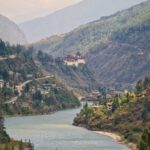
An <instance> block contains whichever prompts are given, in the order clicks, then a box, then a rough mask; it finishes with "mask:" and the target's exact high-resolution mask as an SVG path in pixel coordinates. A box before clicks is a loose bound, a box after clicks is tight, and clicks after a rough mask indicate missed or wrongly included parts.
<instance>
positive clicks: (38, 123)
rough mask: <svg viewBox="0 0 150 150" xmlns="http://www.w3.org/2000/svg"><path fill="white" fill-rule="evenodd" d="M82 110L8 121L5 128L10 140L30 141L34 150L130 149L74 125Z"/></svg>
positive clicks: (14, 118)
mask: <svg viewBox="0 0 150 150" xmlns="http://www.w3.org/2000/svg"><path fill="white" fill-rule="evenodd" d="M79 111H80V109H71V110H65V111H59V112H56V113H55V114H51V115H41V116H28V117H11V118H6V119H5V126H6V129H7V132H8V133H9V135H10V136H11V137H13V138H15V139H18V140H20V139H22V140H25V139H30V140H31V141H32V142H33V143H34V146H35V150H129V148H127V146H125V145H122V144H119V143H117V142H116V141H114V140H113V139H111V138H109V137H107V136H103V135H97V134H96V133H94V132H92V131H88V130H86V129H83V128H80V127H75V126H72V122H73V118H74V117H75V115H76V113H78V112H79Z"/></svg>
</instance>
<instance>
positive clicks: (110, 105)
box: [106, 102, 113, 110]
mask: <svg viewBox="0 0 150 150" xmlns="http://www.w3.org/2000/svg"><path fill="white" fill-rule="evenodd" d="M106 108H107V110H112V109H113V104H112V103H110V102H109V103H107V104H106Z"/></svg>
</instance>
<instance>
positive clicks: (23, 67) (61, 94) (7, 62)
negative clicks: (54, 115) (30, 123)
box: [0, 40, 80, 115]
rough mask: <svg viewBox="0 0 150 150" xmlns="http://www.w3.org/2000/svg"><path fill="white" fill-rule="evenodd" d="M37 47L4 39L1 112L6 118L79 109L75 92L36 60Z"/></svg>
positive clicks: (0, 46) (0, 61)
mask: <svg viewBox="0 0 150 150" xmlns="http://www.w3.org/2000/svg"><path fill="white" fill-rule="evenodd" d="M33 51H34V50H33V48H32V47H30V48H25V47H24V46H20V45H17V46H10V45H9V44H8V43H7V44H6V43H4V42H3V41H2V40H0V110H1V113H2V114H3V115H29V114H42V113H51V112H54V111H56V110H60V109H66V108H72V107H76V106H79V105H80V103H79V101H78V99H77V98H76V96H74V94H73V93H72V91H70V90H68V89H67V87H66V86H64V85H63V84H62V83H61V82H59V81H58V79H57V77H55V76H54V75H53V74H54V72H51V74H50V73H49V74H48V75H47V74H45V72H44V71H43V70H44V69H43V70H42V69H41V68H40V67H39V66H38V65H37V64H36V63H35V61H34V60H33V57H34V54H33Z"/></svg>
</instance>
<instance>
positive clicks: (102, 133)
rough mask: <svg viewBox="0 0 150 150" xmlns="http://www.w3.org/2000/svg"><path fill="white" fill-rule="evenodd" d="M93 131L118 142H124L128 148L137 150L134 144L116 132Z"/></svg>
mask: <svg viewBox="0 0 150 150" xmlns="http://www.w3.org/2000/svg"><path fill="white" fill-rule="evenodd" d="M93 132H94V133H96V134H99V135H104V136H107V137H110V138H112V139H113V140H115V141H116V142H118V143H120V144H125V145H127V146H128V147H129V148H130V150H137V146H136V144H134V143H129V142H128V141H127V140H125V139H124V138H123V137H122V136H121V135H119V134H117V133H111V132H105V131H93Z"/></svg>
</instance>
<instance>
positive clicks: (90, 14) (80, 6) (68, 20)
mask: <svg viewBox="0 0 150 150" xmlns="http://www.w3.org/2000/svg"><path fill="white" fill-rule="evenodd" d="M141 1H143V0H136V1H129V0H127V1H125V2H122V1H120V0H116V2H115V3H116V5H111V4H112V2H110V1H109V0H106V1H102V0H92V1H91V0H83V1H81V2H80V3H77V4H75V5H72V6H69V7H67V8H64V9H62V10H58V11H56V12H54V13H53V14H50V15H48V16H46V17H41V18H37V19H34V20H31V21H28V22H25V23H22V24H20V27H21V29H22V30H23V31H24V33H25V34H26V36H27V39H28V41H30V42H33V41H37V40H40V39H42V38H45V37H48V36H50V35H54V34H62V33H66V32H69V31H71V30H73V29H74V28H76V27H78V26H79V25H82V24H85V23H88V22H90V21H93V20H97V19H99V18H100V17H101V16H106V15H110V14H112V13H114V12H117V11H119V10H122V9H125V8H128V7H130V6H132V5H135V4H137V3H139V2H141ZM108 3H109V5H108Z"/></svg>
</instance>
